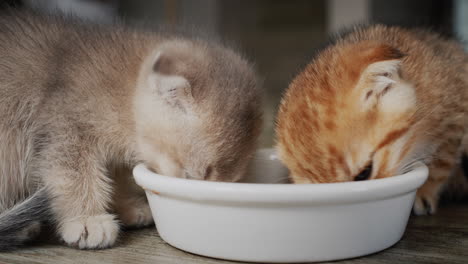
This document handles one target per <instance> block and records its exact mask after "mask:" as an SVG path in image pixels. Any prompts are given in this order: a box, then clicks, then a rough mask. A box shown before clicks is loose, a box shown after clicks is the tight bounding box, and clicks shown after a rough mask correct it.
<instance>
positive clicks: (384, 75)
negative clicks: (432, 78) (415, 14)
mask: <svg viewBox="0 0 468 264" xmlns="http://www.w3.org/2000/svg"><path fill="white" fill-rule="evenodd" d="M373 55H374V56H375V57H374V58H371V61H373V62H372V63H370V64H369V65H368V66H367V67H366V68H365V70H364V72H363V73H362V75H361V78H360V81H359V83H360V86H361V100H362V104H363V105H364V106H365V108H370V107H375V106H379V108H380V109H381V110H383V111H400V110H406V109H408V107H412V106H413V105H414V104H415V94H414V87H413V86H412V85H410V84H409V83H407V82H405V81H404V80H402V79H401V76H400V71H401V65H402V61H401V59H402V58H403V57H404V55H403V54H402V53H401V52H399V51H398V50H396V49H393V48H390V47H388V46H385V45H382V46H380V47H378V48H376V49H375V50H374V54H373Z"/></svg>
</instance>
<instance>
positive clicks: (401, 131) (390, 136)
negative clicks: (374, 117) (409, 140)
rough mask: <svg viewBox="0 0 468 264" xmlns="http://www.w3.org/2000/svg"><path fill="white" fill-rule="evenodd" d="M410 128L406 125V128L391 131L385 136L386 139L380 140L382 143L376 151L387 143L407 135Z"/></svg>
mask: <svg viewBox="0 0 468 264" xmlns="http://www.w3.org/2000/svg"><path fill="white" fill-rule="evenodd" d="M409 128H410V127H409V126H406V127H404V128H400V129H396V130H393V131H391V132H389V133H388V134H387V135H386V136H385V137H384V140H382V142H380V144H379V145H378V146H377V148H376V151H378V150H379V149H381V148H383V147H385V146H386V145H388V144H390V143H392V142H394V141H395V140H397V139H399V138H400V137H402V136H403V135H405V133H406V132H407V131H408V130H409Z"/></svg>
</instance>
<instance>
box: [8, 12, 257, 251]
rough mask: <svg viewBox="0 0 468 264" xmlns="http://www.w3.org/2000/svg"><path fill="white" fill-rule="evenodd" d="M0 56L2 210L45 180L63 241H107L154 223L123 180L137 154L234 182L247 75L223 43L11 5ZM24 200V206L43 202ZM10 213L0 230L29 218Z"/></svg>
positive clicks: (250, 128)
mask: <svg viewBox="0 0 468 264" xmlns="http://www.w3.org/2000/svg"><path fill="white" fill-rule="evenodd" d="M0 57H1V58H2V59H1V60H0V142H1V144H0V164H1V166H0V213H1V212H2V211H3V212H4V213H5V212H6V211H5V210H7V208H10V207H12V206H13V205H14V204H15V203H17V202H18V201H21V200H24V199H25V198H26V197H28V196H29V195H31V194H33V193H35V191H36V190H38V189H39V188H40V187H42V186H44V187H46V188H47V190H48V191H49V194H50V195H51V196H50V197H52V198H50V199H49V206H50V208H51V213H52V214H53V217H54V221H55V223H56V224H57V232H58V235H59V236H60V237H61V238H62V240H63V241H64V242H65V243H66V244H68V245H71V246H76V247H79V248H84V249H86V248H104V247H109V246H111V245H113V244H114V242H115V240H116V238H117V234H118V231H119V224H120V223H123V224H124V225H131V226H141V225H148V224H150V223H151V222H152V218H151V214H150V211H149V208H148V205H147V203H146V201H145V199H144V196H143V195H142V193H141V190H140V188H136V187H134V186H131V185H132V184H133V182H132V180H131V177H130V176H131V175H130V174H131V173H130V172H131V168H132V167H133V166H134V165H135V164H136V163H137V162H141V161H142V162H145V163H146V164H148V166H150V167H152V168H153V169H154V170H156V171H158V172H159V173H162V174H166V175H171V176H175V177H183V178H195V179H205V180H220V181H236V180H238V179H239V178H240V177H241V176H242V174H243V172H244V169H245V168H246V165H247V163H248V160H249V157H250V156H251V154H252V153H253V151H254V148H255V141H256V138H257V137H258V134H259V131H260V126H261V112H260V101H261V99H260V94H261V92H260V88H259V85H258V84H257V78H256V75H255V73H254V71H253V69H252V67H251V66H250V64H249V63H248V62H247V61H246V60H245V59H243V58H242V57H241V56H239V55H238V54H236V53H235V52H233V51H232V50H230V49H228V48H225V47H223V46H221V45H218V44H213V43H211V42H207V41H204V40H200V39H196V38H187V37H183V36H179V35H169V34H166V33H164V34H163V33H157V32H150V31H144V30H137V29H132V28H127V27H125V26H122V25H106V26H103V25H89V24H86V23H83V22H81V21H78V20H74V19H65V18H62V17H55V16H39V15H35V14H32V13H27V12H20V13H18V12H12V13H9V14H4V15H2V16H0ZM40 194H41V193H39V194H36V195H39V197H42V198H43V196H41V195H40ZM32 197H33V198H31V199H32V200H26V202H25V204H24V206H25V207H23V206H22V207H21V208H24V210H25V211H22V212H32V211H31V210H32V209H34V208H37V209H39V208H42V207H41V206H40V205H41V204H43V203H34V201H40V200H38V198H37V197H38V196H35V195H33V196H32ZM35 197H36V198H35ZM42 198H41V199H42ZM31 201H32V202H31ZM31 203H33V204H35V206H34V207H31V208H32V209H31V208H27V207H28V205H30V204H31ZM36 205H37V206H36ZM21 210H23V209H21ZM9 212H10V213H5V214H7V215H5V216H2V217H1V218H0V219H1V220H0V225H2V227H3V228H4V230H7V227H6V226H7V225H6V224H8V223H6V222H2V221H3V220H5V219H8V221H9V224H10V226H11V227H14V226H15V225H17V223H23V222H24V223H26V222H28V219H29V218H28V217H26V216H25V213H20V214H18V213H14V212H15V211H14V210H13V211H9ZM37 212H38V213H37V215H38V216H40V215H42V213H40V212H41V211H40V210H38V211H37ZM8 214H10V216H8ZM21 217H24V219H19V218H21ZM39 218H40V217H39ZM34 223H36V222H35V221H34ZM4 232H8V231H4ZM10 234H14V232H11V233H10ZM2 239H3V237H0V240H2ZM8 241H11V239H9V240H8ZM18 241H19V240H18ZM0 243H3V244H5V243H8V242H5V241H2V242H0Z"/></svg>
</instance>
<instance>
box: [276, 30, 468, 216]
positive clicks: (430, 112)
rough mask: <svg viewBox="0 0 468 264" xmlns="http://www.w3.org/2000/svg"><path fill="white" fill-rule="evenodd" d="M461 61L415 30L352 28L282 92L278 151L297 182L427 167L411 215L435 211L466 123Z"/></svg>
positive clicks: (459, 53)
mask: <svg viewBox="0 0 468 264" xmlns="http://www.w3.org/2000/svg"><path fill="white" fill-rule="evenodd" d="M467 69H468V67H467V56H466V55H465V53H464V51H463V48H462V46H461V45H460V44H459V43H457V42H456V41H453V40H448V39H444V38H442V37H441V36H439V35H437V34H435V33H431V32H428V31H424V30H407V29H403V28H399V27H387V26H384V25H374V26H368V27H357V28H355V29H354V30H352V31H350V32H349V33H347V34H346V35H344V36H341V37H340V38H338V39H337V41H336V42H335V43H334V44H332V45H330V46H329V47H327V48H326V49H325V50H323V51H322V52H320V53H319V54H318V56H317V57H316V58H315V59H314V60H313V61H312V63H310V64H309V65H308V66H307V67H306V68H305V70H304V71H303V72H301V73H300V74H299V75H298V76H297V77H296V78H295V79H294V80H293V82H292V83H291V84H290V86H289V88H288V90H287V92H286V94H285V96H284V98H283V99H282V103H281V107H280V110H279V114H278V119H277V137H278V146H277V148H278V151H279V153H280V157H281V159H282V160H283V162H284V163H285V164H286V165H287V166H288V168H289V169H290V171H291V179H292V180H293V181H294V182H296V183H323V182H343V181H352V180H354V179H355V177H356V176H357V175H359V174H360V172H362V171H363V170H364V169H365V168H367V167H369V166H372V173H371V174H370V179H376V178H384V177H389V176H392V175H398V174H401V173H404V172H406V171H408V170H409V169H411V166H412V165H413V164H414V163H415V162H418V161H423V162H425V163H426V164H428V165H429V167H430V171H431V172H430V177H429V180H428V182H427V183H426V184H425V185H424V186H423V187H422V188H421V189H420V190H419V191H418V198H417V199H416V202H415V207H414V210H415V212H416V213H417V214H426V213H430V214H431V213H434V212H435V210H436V207H437V202H438V196H439V193H440V191H441V190H442V188H443V187H444V186H445V184H446V182H447V180H448V178H449V176H450V175H451V174H452V171H453V170H454V168H455V167H456V166H457V164H458V160H459V159H460V145H461V140H462V138H463V135H464V133H465V128H466V127H465V126H466V124H467V122H466V121H467V119H466V111H467V109H468V74H467Z"/></svg>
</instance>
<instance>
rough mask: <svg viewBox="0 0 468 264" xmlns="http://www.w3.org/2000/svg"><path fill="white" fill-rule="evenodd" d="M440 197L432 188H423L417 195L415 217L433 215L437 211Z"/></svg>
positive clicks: (414, 208)
mask: <svg viewBox="0 0 468 264" xmlns="http://www.w3.org/2000/svg"><path fill="white" fill-rule="evenodd" d="M438 201H439V195H438V193H437V192H435V191H431V189H430V188H424V186H423V188H421V189H419V190H418V191H417V193H416V199H415V200H414V205H413V213H414V214H415V215H433V214H435V213H436V211H437V205H438Z"/></svg>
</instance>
